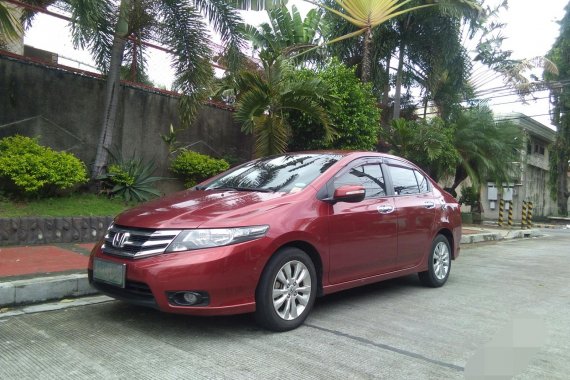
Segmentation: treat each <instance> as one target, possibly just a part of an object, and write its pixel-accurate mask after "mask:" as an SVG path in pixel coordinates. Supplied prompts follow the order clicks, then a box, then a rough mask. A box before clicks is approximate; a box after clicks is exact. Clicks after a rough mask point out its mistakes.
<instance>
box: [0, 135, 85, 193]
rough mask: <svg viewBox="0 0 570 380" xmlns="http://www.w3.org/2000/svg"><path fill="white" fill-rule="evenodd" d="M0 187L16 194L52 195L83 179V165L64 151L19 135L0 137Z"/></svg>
mask: <svg viewBox="0 0 570 380" xmlns="http://www.w3.org/2000/svg"><path fill="white" fill-rule="evenodd" d="M0 179H1V181H0V187H1V190H3V191H4V192H6V193H8V194H9V195H13V196H17V197H24V198H27V197H40V196H48V195H53V193H55V192H57V191H58V190H65V189H69V188H72V187H74V186H76V185H79V184H82V183H85V182H87V170H86V169H85V164H84V163H83V162H81V161H80V160H79V159H78V158H77V157H75V156H74V155H73V154H71V153H67V152H57V151H55V150H53V149H51V148H48V147H44V146H41V145H40V144H39V143H38V141H37V139H35V138H30V137H24V136H20V135H15V136H9V137H5V138H3V139H1V140H0Z"/></svg>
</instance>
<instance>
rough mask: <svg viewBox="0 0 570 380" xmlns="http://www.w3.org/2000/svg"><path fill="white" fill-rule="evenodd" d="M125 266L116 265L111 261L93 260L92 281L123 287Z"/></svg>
mask: <svg viewBox="0 0 570 380" xmlns="http://www.w3.org/2000/svg"><path fill="white" fill-rule="evenodd" d="M126 269H127V264H117V263H114V262H111V261H106V260H101V259H94V260H93V279H95V280H97V281H101V282H105V283H107V284H111V285H115V286H120V287H121V288H124V287H125V273H126Z"/></svg>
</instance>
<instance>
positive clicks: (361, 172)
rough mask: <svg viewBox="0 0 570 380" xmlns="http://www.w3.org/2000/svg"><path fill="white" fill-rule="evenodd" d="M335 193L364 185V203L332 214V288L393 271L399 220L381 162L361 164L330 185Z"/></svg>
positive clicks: (338, 208) (340, 207) (342, 205)
mask: <svg viewBox="0 0 570 380" xmlns="http://www.w3.org/2000/svg"><path fill="white" fill-rule="evenodd" d="M330 184H331V185H330V186H331V187H332V191H333V192H334V189H336V188H338V187H340V186H343V185H361V186H363V187H364V188H365V190H366V195H365V198H364V200H363V201H361V202H358V203H347V202H337V203H335V204H333V205H331V210H330V214H329V217H328V218H329V223H328V225H329V241H330V250H329V252H330V267H329V268H330V272H329V281H330V282H331V284H338V283H342V282H346V281H351V280H355V279H359V278H364V277H369V276H373V275H376V274H379V273H385V272H389V271H392V270H393V269H394V266H395V259H396V244H397V242H396V232H397V225H396V223H397V218H396V215H395V213H394V200H393V198H392V197H388V196H387V193H386V183H385V181H384V175H383V173H382V168H381V166H380V160H367V161H359V162H357V163H354V164H353V165H350V166H349V167H347V168H345V169H344V170H341V171H340V172H339V173H338V174H337V175H336V176H335V177H334V178H333V179H332V180H331V182H330Z"/></svg>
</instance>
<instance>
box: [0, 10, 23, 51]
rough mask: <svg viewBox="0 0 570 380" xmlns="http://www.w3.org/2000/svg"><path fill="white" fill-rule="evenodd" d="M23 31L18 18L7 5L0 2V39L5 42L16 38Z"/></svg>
mask: <svg viewBox="0 0 570 380" xmlns="http://www.w3.org/2000/svg"><path fill="white" fill-rule="evenodd" d="M22 33H23V27H22V23H21V22H20V20H18V18H17V17H15V16H14V14H13V13H12V12H11V11H10V9H9V8H8V6H6V5H4V4H3V3H0V36H2V37H0V41H1V40H2V39H5V42H12V41H15V40H17V39H18V38H19V37H20V36H21V35H22Z"/></svg>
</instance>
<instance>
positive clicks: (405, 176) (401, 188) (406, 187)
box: [389, 166, 427, 195]
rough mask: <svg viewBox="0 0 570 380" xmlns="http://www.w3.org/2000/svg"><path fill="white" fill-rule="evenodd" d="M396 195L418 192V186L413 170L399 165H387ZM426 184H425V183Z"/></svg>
mask: <svg viewBox="0 0 570 380" xmlns="http://www.w3.org/2000/svg"><path fill="white" fill-rule="evenodd" d="M389 167H390V175H391V176H392V184H393V186H394V193H395V194H396V195H409V194H419V193H420V187H419V185H418V180H417V179H416V175H415V174H414V170H413V169H410V168H404V167H401V166H389ZM426 185H427V184H426Z"/></svg>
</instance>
